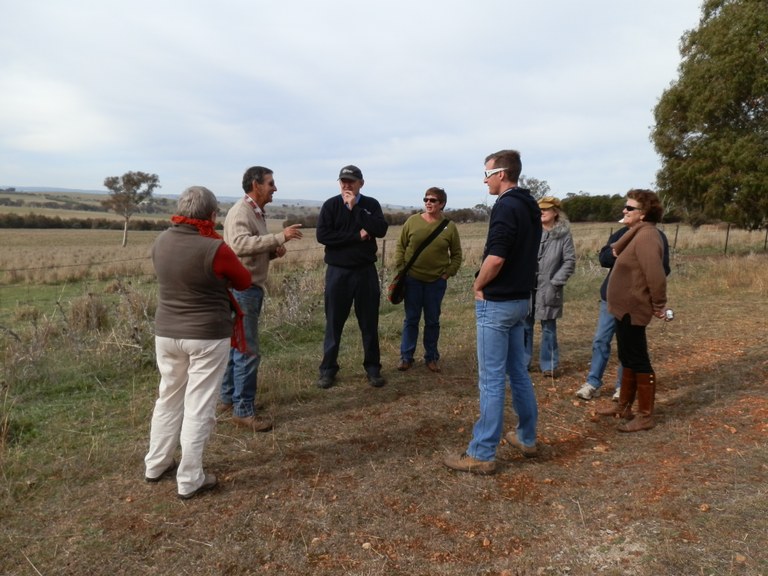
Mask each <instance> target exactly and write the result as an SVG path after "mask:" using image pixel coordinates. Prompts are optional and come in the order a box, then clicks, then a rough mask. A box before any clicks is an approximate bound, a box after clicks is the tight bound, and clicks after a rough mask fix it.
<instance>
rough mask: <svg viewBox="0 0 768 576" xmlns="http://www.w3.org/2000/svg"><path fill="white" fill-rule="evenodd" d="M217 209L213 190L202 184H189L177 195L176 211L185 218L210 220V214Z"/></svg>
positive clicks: (217, 204)
mask: <svg viewBox="0 0 768 576" xmlns="http://www.w3.org/2000/svg"><path fill="white" fill-rule="evenodd" d="M218 209H219V202H218V200H216V196H214V194H213V192H211V191H210V190H208V188H206V187H204V186H190V187H189V188H187V189H186V190H184V192H182V193H181V196H179V201H178V204H177V209H176V213H177V214H178V215H179V216H186V217H187V218H195V219H197V220H210V219H211V214H213V213H214V212H217V211H218Z"/></svg>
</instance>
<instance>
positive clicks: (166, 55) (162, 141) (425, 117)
mask: <svg viewBox="0 0 768 576" xmlns="http://www.w3.org/2000/svg"><path fill="white" fill-rule="evenodd" d="M698 17H699V2H698V0H678V1H676V2H673V3H670V2H668V1H667V0H648V1H646V2H642V3H638V2H635V1H630V0H615V1H609V0H585V1H584V2H580V3H573V2H569V1H567V0H541V1H540V2H536V3H532V2H523V1H520V0H484V1H482V2H476V3H469V2H465V1H460V0H444V1H437V0H420V1H418V2H414V1H410V2H406V1H404V0H391V1H390V2H387V3H364V2H359V1H352V0H327V1H325V2H314V1H311V0H283V1H282V2H280V3H277V2H265V1H257V2H252V1H248V0H220V1H219V2H216V3H211V2H208V1H203V0H187V1H185V2H181V1H179V0H165V1H163V2H150V1H149V0H135V1H134V2H130V3H128V2H120V3H114V2H101V1H96V0H71V1H70V2H67V3H62V2H57V1H55V0H30V1H29V2H25V3H15V4H9V5H8V6H7V7H4V14H3V20H2V22H0V54H2V56H3V57H2V58H0V124H2V127H3V129H2V131H0V163H1V164H2V165H3V166H4V168H3V173H1V174H0V179H1V180H2V181H0V185H16V186H25V185H49V186H62V187H74V188H88V187H93V182H98V183H100V182H101V181H102V180H103V178H104V177H105V176H107V175H111V174H119V173H122V172H124V171H127V170H145V171H150V172H155V173H157V174H159V176H160V181H161V183H162V185H163V192H164V193H173V192H178V191H180V190H182V189H183V188H185V187H186V186H188V185H190V184H196V183H201V184H205V185H207V186H209V187H211V189H213V190H214V191H216V192H217V193H218V194H220V195H233V194H236V193H238V191H239V180H240V174H241V173H242V170H244V169H245V168H246V167H248V166H250V165H253V164H264V165H268V166H270V167H272V168H273V169H275V171H276V176H277V177H278V183H279V186H280V188H279V191H278V196H276V201H281V200H289V199H291V198H293V199H295V198H322V197H325V196H327V195H329V194H331V193H333V192H335V190H336V188H335V182H334V181H335V178H336V175H337V173H338V169H339V167H340V166H342V165H344V164H347V163H350V162H355V163H358V164H359V165H360V166H361V168H362V169H363V171H364V173H365V174H366V180H367V184H366V190H367V191H368V192H369V193H371V194H374V195H382V196H386V199H387V201H389V202H392V203H412V202H417V201H418V198H419V197H420V195H421V193H422V192H423V190H424V189H425V188H426V187H428V186H430V185H433V184H435V183H442V185H444V186H445V187H446V189H447V190H448V192H449V194H451V198H452V205H454V206H461V205H474V204H476V203H478V198H482V197H483V195H484V187H483V184H482V180H481V178H480V176H479V174H480V171H481V169H482V160H483V158H484V157H485V155H486V154H488V153H489V152H492V151H494V150H496V149H499V148H506V147H515V148H518V149H520V150H521V152H522V154H523V160H524V173H525V174H527V175H529V176H533V177H536V178H539V179H543V180H547V181H548V182H549V183H550V186H552V189H553V192H555V193H556V194H559V195H561V196H564V195H565V194H566V193H568V192H577V191H579V190H587V191H590V192H593V193H613V192H617V191H618V192H621V191H624V190H626V189H628V188H630V187H633V186H647V185H650V184H652V180H653V177H654V174H655V171H656V169H657V165H658V161H657V159H656V157H655V153H654V152H653V149H652V147H651V144H650V142H649V140H648V135H649V126H650V125H651V124H652V122H653V118H652V109H653V106H654V105H655V103H656V100H657V99H658V97H659V96H660V95H661V91H662V90H663V89H664V88H665V87H666V86H667V85H668V84H669V82H670V81H671V80H673V79H674V77H675V74H676V68H677V65H678V62H679V55H678V53H677V47H678V41H679V38H680V36H681V35H682V34H683V32H684V31H685V30H686V29H690V28H693V27H695V26H696V25H697V23H698ZM52 154H53V155H55V157H56V160H57V161H56V162H48V161H47V160H49V159H50V158H51V155H52ZM63 167H66V168H63Z"/></svg>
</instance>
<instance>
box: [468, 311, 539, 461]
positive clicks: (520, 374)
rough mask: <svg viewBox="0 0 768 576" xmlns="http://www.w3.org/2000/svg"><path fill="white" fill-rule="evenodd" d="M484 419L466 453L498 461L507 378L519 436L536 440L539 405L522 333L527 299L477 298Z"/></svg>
mask: <svg viewBox="0 0 768 576" xmlns="http://www.w3.org/2000/svg"><path fill="white" fill-rule="evenodd" d="M475 311H476V315H477V364H478V373H479V381H478V388H479V389H480V418H479V419H478V421H477V422H476V423H475V426H474V428H473V430H472V440H471V441H470V443H469V447H468V448H467V454H469V455H470V456H472V457H473V458H476V459H477V460H484V461H489V460H494V459H495V457H496V447H497V446H498V445H499V441H500V440H501V434H502V429H503V426H504V395H505V392H506V380H507V377H509V387H510V390H511V392H512V407H513V408H514V410H515V413H516V414H517V419H518V423H517V438H518V439H519V440H520V442H521V443H522V444H523V445H524V446H533V445H535V444H536V422H537V420H538V414H539V412H538V406H537V404H536V395H535V394H534V391H533V384H532V383H531V378H530V376H528V370H527V367H526V365H525V345H524V342H523V331H524V324H525V317H526V315H527V314H528V300H507V301H504V302H492V301H490V300H478V301H476V302H475Z"/></svg>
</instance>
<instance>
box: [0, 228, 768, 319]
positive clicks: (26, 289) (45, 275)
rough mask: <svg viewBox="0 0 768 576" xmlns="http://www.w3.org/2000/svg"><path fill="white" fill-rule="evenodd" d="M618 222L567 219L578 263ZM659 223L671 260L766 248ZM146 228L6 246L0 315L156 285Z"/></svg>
mask: <svg viewBox="0 0 768 576" xmlns="http://www.w3.org/2000/svg"><path fill="white" fill-rule="evenodd" d="M619 226H620V224H618V223H615V224H610V223H607V224H598V225H594V224H592V225H586V224H575V225H573V236H574V243H575V244H576V250H577V254H578V256H579V260H580V261H581V262H582V263H584V262H588V261H592V260H596V258H597V253H598V251H599V250H600V248H601V247H602V246H603V245H604V244H605V241H606V240H607V238H608V236H609V235H610V234H611V233H612V232H613V231H615V230H616V229H618V227H619ZM660 228H661V229H662V230H663V231H664V232H665V233H666V235H667V237H668V239H669V242H670V247H671V249H672V254H673V258H674V257H681V256H683V255H687V254H690V255H694V256H699V255H709V256H721V255H724V256H738V255H741V254H746V253H759V252H762V253H765V252H767V251H768V230H766V231H754V232H748V231H745V230H739V229H735V228H732V227H731V226H723V227H718V226H709V227H704V226H702V227H700V228H697V229H693V228H691V227H689V226H684V225H680V224H673V225H666V226H660ZM459 231H460V234H461V238H462V247H463V252H464V263H463V265H462V266H463V267H464V268H467V269H469V268H471V269H473V270H474V269H476V268H477V266H479V263H480V260H481V258H482V252H483V246H484V242H485V233H486V231H487V228H486V225H485V224H466V225H460V226H459ZM65 233H66V232H65V231H62V232H60V234H65ZM147 234H151V235H149V236H143V237H140V238H139V239H138V242H137V245H136V246H135V247H133V249H132V252H129V254H123V255H121V256H120V257H116V255H115V252H117V251H121V250H122V251H124V250H125V249H120V248H115V247H114V246H112V245H105V244H104V243H103V242H99V241H96V242H93V241H89V239H87V237H86V240H84V241H82V242H81V243H80V244H76V245H73V246H65V247H61V249H60V250H58V251H56V250H52V248H51V246H50V245H47V243H45V242H41V243H37V244H39V245H36V243H34V242H28V243H27V245H24V246H15V247H9V248H8V249H6V250H4V252H5V254H4V255H3V256H0V314H2V313H3V312H5V313H7V312H8V310H9V309H11V308H18V307H19V306H46V305H54V304H55V302H57V301H60V300H61V299H66V298H69V297H72V296H74V295H82V294H83V293H87V292H89V291H103V290H104V289H105V286H108V285H109V284H110V283H124V284H127V285H132V286H134V287H142V289H145V290H152V289H154V284H155V275H154V271H153V268H152V262H151V259H150V257H149V254H148V247H149V245H151V242H152V241H153V239H154V238H155V237H156V236H157V233H147ZM311 236H313V234H312V233H311V231H307V232H305V237H304V239H302V240H300V241H292V242H290V243H288V244H286V248H287V254H286V256H285V257H283V258H280V259H276V260H273V261H272V264H271V267H270V275H269V284H270V286H271V287H272V288H273V289H274V290H279V287H280V286H281V284H283V283H284V282H286V281H287V280H288V279H290V278H292V277H294V276H295V275H296V274H306V273H308V272H312V271H315V272H317V273H318V274H319V272H320V271H321V270H322V269H323V253H324V247H323V246H322V245H320V244H318V243H317V242H316V241H315V240H314V238H311ZM398 236H399V227H392V228H390V233H389V234H388V235H387V237H386V238H384V239H382V240H381V241H379V261H380V264H379V269H380V276H381V280H382V283H383V284H384V283H386V282H387V281H388V279H389V278H391V276H392V275H394V272H393V270H394V265H395V252H396V246H397V240H398ZM5 239H6V238H5V237H4V236H3V235H2V234H0V240H3V242H2V244H3V245H5V244H7V242H5ZM592 265H593V263H590V266H592ZM0 318H2V316H1V315H0Z"/></svg>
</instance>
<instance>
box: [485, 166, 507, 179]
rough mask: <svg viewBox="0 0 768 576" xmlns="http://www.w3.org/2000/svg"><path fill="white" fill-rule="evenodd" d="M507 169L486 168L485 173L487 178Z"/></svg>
mask: <svg viewBox="0 0 768 576" xmlns="http://www.w3.org/2000/svg"><path fill="white" fill-rule="evenodd" d="M504 170H506V168H493V169H492V170H484V171H483V174H485V177H486V178H490V177H491V176H493V175H494V174H498V173H499V172H503V171H504Z"/></svg>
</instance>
